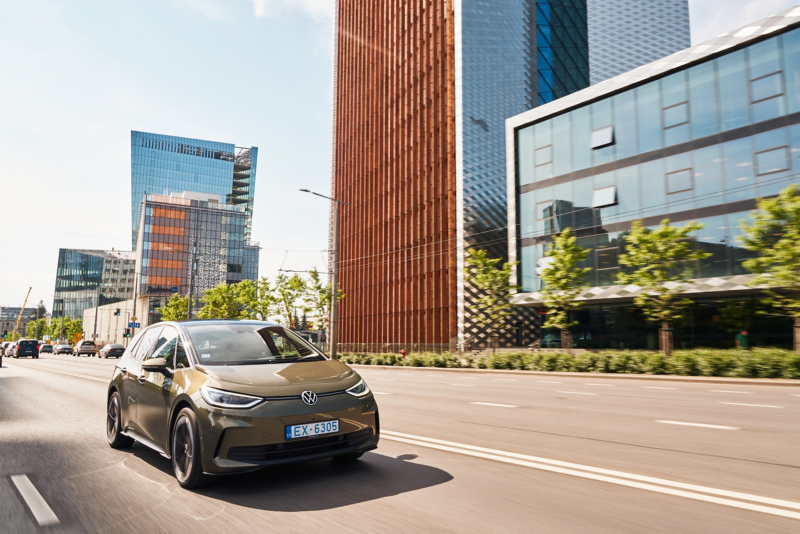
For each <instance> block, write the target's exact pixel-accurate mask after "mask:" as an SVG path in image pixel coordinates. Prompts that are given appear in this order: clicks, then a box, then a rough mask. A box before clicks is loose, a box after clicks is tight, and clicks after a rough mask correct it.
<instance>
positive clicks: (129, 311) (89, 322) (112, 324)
mask: <svg viewBox="0 0 800 534" xmlns="http://www.w3.org/2000/svg"><path fill="white" fill-rule="evenodd" d="M149 306H150V297H147V296H140V297H139V298H138V299H131V300H126V301H123V302H116V303H114V304H106V305H105V306H100V307H99V308H90V309H88V310H86V311H84V312H83V339H88V340H93V341H94V342H95V344H96V345H98V346H103V345H105V344H106V343H117V344H119V345H122V346H124V347H127V346H128V342H129V341H130V338H125V337H123V336H124V334H125V329H126V328H127V327H128V323H129V322H133V321H131V317H136V318H137V322H138V323H140V324H141V328H134V329H132V330H131V337H133V336H135V335H136V334H137V333H138V332H140V331H141V329H142V328H145V327H147V318H148V316H149V313H148V311H149ZM117 310H119V311H120V314H119V315H118V316H117V315H114V313H115V312H116V311H117ZM95 316H96V317H97V329H96V330H95Z"/></svg>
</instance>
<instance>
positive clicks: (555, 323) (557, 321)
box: [540, 228, 592, 350]
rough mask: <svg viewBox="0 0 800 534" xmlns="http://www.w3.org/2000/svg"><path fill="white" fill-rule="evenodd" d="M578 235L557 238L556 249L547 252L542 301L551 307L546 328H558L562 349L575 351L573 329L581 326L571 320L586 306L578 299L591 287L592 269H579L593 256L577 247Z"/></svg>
mask: <svg viewBox="0 0 800 534" xmlns="http://www.w3.org/2000/svg"><path fill="white" fill-rule="evenodd" d="M575 241H576V239H575V236H574V235H573V234H572V231H571V230H570V229H569V228H566V229H565V230H564V231H563V232H561V235H559V236H557V237H556V239H555V243H554V247H553V248H551V249H550V250H549V251H548V253H547V256H546V257H547V258H552V259H551V260H549V261H545V262H544V264H545V265H544V266H543V267H542V269H541V272H540V277H541V278H542V282H544V284H543V290H542V292H541V296H542V297H541V298H542V302H543V303H544V305H545V307H547V319H546V320H545V322H544V324H543V325H542V327H543V328H558V329H559V330H560V331H561V348H562V349H567V350H569V349H571V348H572V336H571V335H570V333H569V327H570V326H574V325H576V324H578V322H577V321H570V320H569V316H570V312H572V311H574V310H576V309H578V308H579V307H580V306H581V305H582V303H581V302H578V301H576V300H575V297H577V296H578V295H579V294H580V293H581V291H583V290H584V289H585V288H586V287H588V285H587V284H586V275H587V274H588V273H589V272H590V271H591V270H592V268H591V267H578V264H579V263H580V262H582V261H585V260H586V258H588V257H589V254H590V253H591V250H590V249H588V248H583V247H579V246H578V245H576V244H575Z"/></svg>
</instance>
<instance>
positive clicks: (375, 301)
mask: <svg viewBox="0 0 800 534" xmlns="http://www.w3.org/2000/svg"><path fill="white" fill-rule="evenodd" d="M337 22H338V23H337V29H338V32H337V48H336V50H337V51H336V64H337V69H336V73H335V95H334V99H335V109H336V112H335V119H334V162H333V166H334V169H333V170H334V182H333V194H334V196H335V197H336V198H337V199H339V200H342V201H344V202H348V203H349V204H350V205H349V206H342V207H341V208H340V210H339V284H340V288H341V290H342V291H343V292H344V294H345V297H344V299H342V301H341V305H340V308H339V329H338V334H339V343H340V344H341V347H342V349H341V350H347V349H357V348H358V346H359V345H362V346H363V345H365V344H369V345H372V346H373V348H377V347H375V346H376V345H378V346H386V348H387V349H388V348H392V347H391V346H392V345H429V346H430V348H435V347H434V346H438V347H446V346H447V345H448V344H449V343H450V342H451V340H453V338H454V337H455V336H456V335H457V333H456V313H457V303H456V248H455V247H456V223H455V207H456V198H455V159H454V154H455V146H454V145H455V90H454V87H455V86H454V63H453V60H454V52H453V50H454V48H453V31H454V30H453V28H454V25H453V6H452V0H441V1H437V2H420V1H417V0H339V2H338V13H337ZM394 348H396V347H394Z"/></svg>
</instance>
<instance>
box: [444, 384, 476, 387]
mask: <svg viewBox="0 0 800 534" xmlns="http://www.w3.org/2000/svg"><path fill="white" fill-rule="evenodd" d="M450 385H451V386H461V387H462V388H474V387H475V386H473V385H472V384H450Z"/></svg>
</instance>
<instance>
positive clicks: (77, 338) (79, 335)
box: [72, 332, 83, 343]
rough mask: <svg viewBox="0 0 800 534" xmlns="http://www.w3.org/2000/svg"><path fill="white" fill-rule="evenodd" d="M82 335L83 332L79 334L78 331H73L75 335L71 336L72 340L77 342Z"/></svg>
mask: <svg viewBox="0 0 800 534" xmlns="http://www.w3.org/2000/svg"><path fill="white" fill-rule="evenodd" d="M82 335H83V334H81V333H80V332H75V335H73V336H72V342H73V343H77V342H78V341H80V340H81V336H82Z"/></svg>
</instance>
